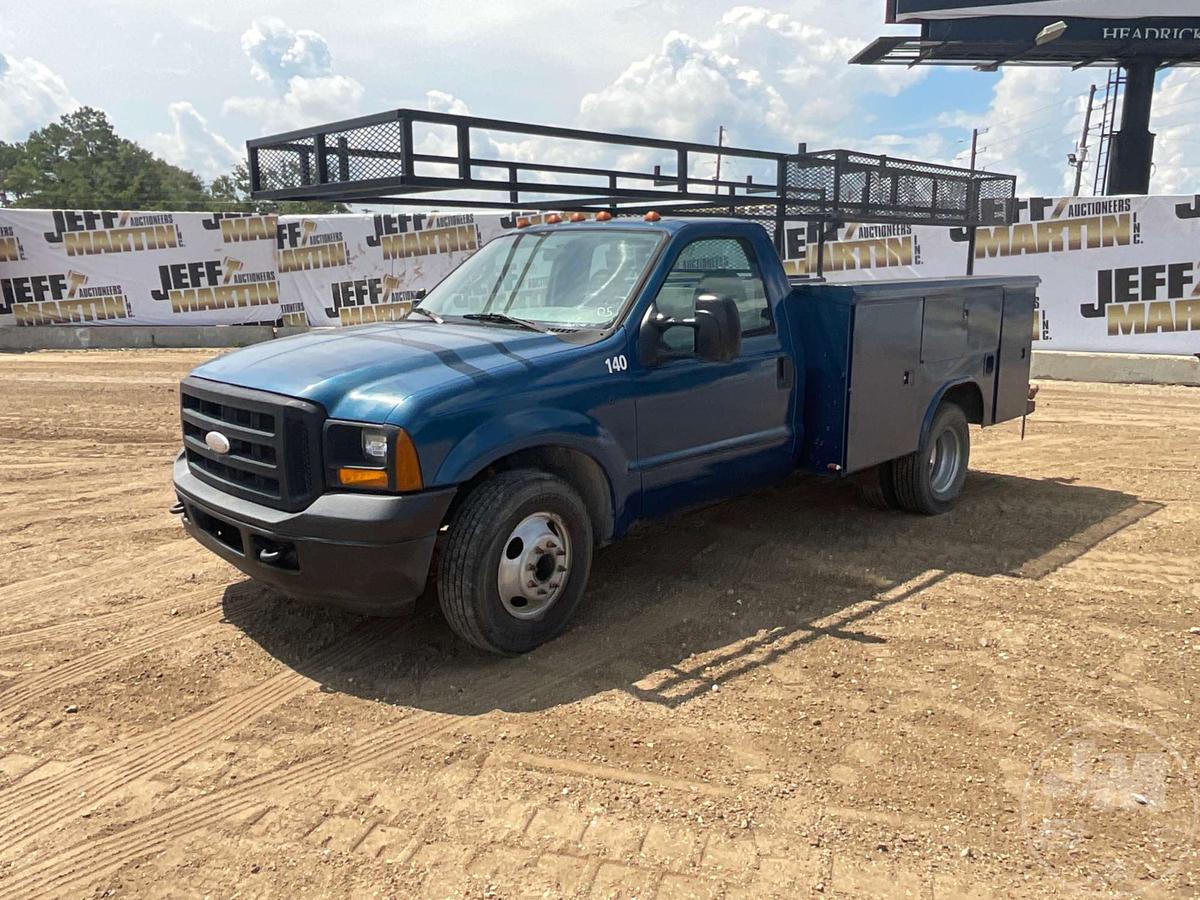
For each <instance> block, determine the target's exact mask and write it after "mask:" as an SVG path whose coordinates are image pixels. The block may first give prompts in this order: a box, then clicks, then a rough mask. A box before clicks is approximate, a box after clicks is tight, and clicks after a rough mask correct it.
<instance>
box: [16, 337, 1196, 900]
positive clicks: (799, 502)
mask: <svg viewBox="0 0 1200 900" xmlns="http://www.w3.org/2000/svg"><path fill="white" fill-rule="evenodd" d="M206 355H207V354H204V353H201V352H184V351H129V352H100V351H93V352H78V353H36V354H27V355H7V356H0V617H2V618H0V621H2V622H3V625H2V626H0V895H3V896H30V895H57V896H93V895H95V896H149V897H159V896H198V897H199V896H211V897H231V896H279V897H295V896H299V895H301V894H305V895H316V896H322V895H354V896H376V895H378V896H394V897H414V896H421V897H458V896H470V897H518V896H535V897H541V896H548V897H557V896H572V897H573V896H602V897H607V896H620V897H633V896H637V897H645V898H649V897H658V898H667V897H689V898H690V897H706V896H717V897H720V896H728V897H734V896H739V897H776V896H777V897H796V896H810V895H812V896H827V897H882V896H888V897H920V898H927V900H928V898H942V897H975V898H984V897H1009V896H1018V897H1026V896H1030V897H1033V896H1080V895H1085V894H1091V895H1100V896H1109V895H1111V896H1129V895H1131V894H1135V893H1141V894H1144V895H1146V896H1155V897H1160V896H1161V897H1195V896H1200V854H1198V853H1197V849H1196V848H1197V842H1196V832H1195V826H1196V818H1195V816H1196V812H1197V804H1198V803H1200V794H1198V793H1197V790H1198V788H1200V779H1198V778H1197V776H1196V769H1197V767H1198V765H1200V729H1197V726H1196V718H1195V706H1194V704H1195V703H1196V702H1198V701H1200V630H1198V629H1200V532H1198V526H1200V458H1198V455H1197V446H1198V439H1200V391H1197V390H1188V389H1185V388H1149V387H1114V386H1103V385H1082V384H1071V385H1066V384H1055V385H1045V386H1044V387H1043V390H1042V394H1041V397H1040V398H1039V399H1040V407H1041V408H1040V409H1039V411H1038V413H1037V415H1036V416H1035V417H1034V418H1033V419H1031V421H1030V425H1029V433H1028V438H1027V439H1026V440H1025V441H1024V442H1023V443H1022V442H1021V441H1020V439H1019V428H1018V426H1017V425H1015V424H1010V425H1006V426H1002V427H999V428H996V429H993V430H990V431H988V432H986V433H982V434H981V433H979V432H977V431H976V432H974V437H975V440H976V446H975V456H974V469H975V471H974V472H973V473H972V475H971V477H970V479H969V481H968V483H967V488H966V494H965V497H964V499H963V502H962V503H961V505H960V506H959V507H958V509H957V510H956V511H954V512H953V513H951V514H950V515H947V516H944V517H941V518H935V519H924V518H916V517H911V516H906V515H901V514H896V513H886V512H878V511H873V510H870V509H868V508H866V507H864V506H862V505H861V504H859V503H858V501H857V500H856V498H855V497H854V495H853V493H852V492H851V491H849V490H848V489H846V487H845V486H839V485H832V484H822V483H816V482H813V481H806V480H796V481H795V482H794V483H789V484H787V485H785V486H783V487H781V488H778V489H776V490H772V491H769V492H765V493H760V494H756V495H754V496H752V497H747V498H744V499H741V500H736V501H733V502H730V503H727V504H724V505H721V506H714V507H710V508H708V509H704V510H701V511H699V512H695V513H691V514H688V515H686V516H682V517H679V518H677V519H674V520H672V521H667V522H661V523H656V524H653V525H650V526H647V527H643V528H641V529H639V530H638V531H637V532H635V534H634V535H633V536H631V537H630V539H628V540H627V541H625V542H623V543H621V544H618V545H616V546H614V547H610V548H607V549H605V550H603V551H601V552H600V554H599V556H598V560H597V563H596V566H595V569H594V572H593V578H592V584H591V587H590V590H589V595H588V598H587V600H586V603H585V607H584V609H583V611H582V614H581V618H580V621H579V622H578V624H577V626H576V627H574V628H573V629H572V630H571V631H570V632H568V633H567V634H566V635H565V636H563V637H562V638H560V639H558V640H557V641H554V642H553V643H551V644H550V645H548V646H546V647H543V648H541V649H540V650H538V651H537V652H535V653H533V654H530V655H529V656H528V657H525V658H521V659H496V658H491V657H488V656H485V655H483V654H480V653H477V652H474V651H472V650H470V649H468V648H466V647H464V646H463V645H462V644H460V643H458V642H457V641H456V640H455V639H454V637H453V636H452V634H451V633H450V631H449V629H448V628H447V627H446V626H445V625H444V624H443V623H442V621H441V620H440V618H439V617H438V615H437V613H436V609H435V608H428V607H423V608H421V609H419V610H418V612H417V613H416V614H415V616H413V617H411V618H408V619H403V620H380V619H363V618H359V617H354V616H350V615H346V614H342V613H337V612H330V611H326V610H322V609H318V608H314V607H311V606H305V605H300V604H296V603H294V602H291V601H288V600H286V599H284V598H282V597H280V596H278V595H276V594H274V593H272V592H271V591H269V590H266V589H263V588H259V587H257V586H255V585H254V584H252V583H250V582H248V581H247V580H246V579H244V578H243V577H242V576H241V575H240V574H239V573H238V572H237V571H235V570H234V569H232V568H231V567H229V566H227V565H225V564H224V563H223V562H221V561H220V560H218V559H217V558H216V557H214V556H212V555H211V554H209V553H208V552H206V551H205V550H203V549H202V548H201V547H200V546H198V545H197V544H195V543H194V542H192V541H190V540H188V539H186V538H185V537H184V535H183V533H182V530H181V528H180V526H179V524H178V522H177V521H176V520H175V519H174V518H173V517H172V516H171V515H169V514H168V512H167V508H168V507H169V506H170V504H171V502H172V499H173V497H172V492H171V489H170V485H169V481H170V471H169V470H170V463H171V460H172V458H173V457H174V455H175V452H176V449H177V447H178V444H179V436H178V430H179V429H178V423H177V404H178V400H177V395H176V382H177V380H178V378H179V377H180V376H181V375H183V374H184V373H185V372H186V371H187V370H188V369H189V368H190V367H191V366H193V365H195V364H196V363H198V362H200V361H201V360H202V359H204V358H205V356H206Z"/></svg>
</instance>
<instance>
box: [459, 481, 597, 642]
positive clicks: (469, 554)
mask: <svg viewBox="0 0 1200 900" xmlns="http://www.w3.org/2000/svg"><path fill="white" fill-rule="evenodd" d="M591 564H592V522H591V517H590V516H589V515H588V512H587V508H586V507H585V506H584V503H583V501H582V500H581V499H580V497H579V495H578V494H577V493H576V492H575V490H574V489H573V488H571V486H570V485H568V484H567V483H566V482H565V481H563V480H562V479H560V478H556V477H555V476H553V475H548V474H546V473H544V472H539V471H536V470H533V469H515V470H512V471H508V472H501V473H500V474H498V475H496V476H494V477H492V478H490V479H489V480H487V481H485V482H483V483H482V484H481V485H479V486H478V487H477V488H475V490H474V491H472V492H471V493H470V494H469V495H468V496H467V498H466V499H465V500H464V501H463V503H462V505H461V506H460V507H459V509H458V512H457V513H456V515H455V516H454V519H453V521H452V522H451V523H450V528H449V530H448V532H447V535H446V543H445V546H444V548H443V550H442V553H441V557H440V559H439V563H438V603H439V605H440V606H441V608H442V613H443V615H444V616H445V617H446V621H447V622H448V623H449V624H450V627H451V628H453V629H454V631H455V632H456V633H457V634H458V635H459V637H461V638H462V639H463V640H465V641H467V642H468V643H470V644H472V645H474V646H476V647H478V648H479V649H480V650H486V651H488V652H489V653H498V654H503V655H515V654H518V653H526V652H528V651H529V650H532V649H533V648H534V647H537V646H538V645H539V644H543V643H545V642H546V641H548V640H550V639H551V638H553V637H555V636H556V635H558V634H559V633H561V632H562V631H563V630H564V629H565V628H566V626H567V623H568V622H569V621H570V619H571V616H572V614H573V613H574V612H575V609H576V608H577V607H578V606H579V603H580V601H581V600H582V599H583V592H584V589H585V588H586V586H587V580H588V575H589V573H590V571H591Z"/></svg>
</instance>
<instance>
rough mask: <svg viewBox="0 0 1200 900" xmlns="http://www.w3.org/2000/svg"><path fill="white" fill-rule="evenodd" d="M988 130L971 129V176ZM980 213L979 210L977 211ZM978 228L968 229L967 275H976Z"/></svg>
mask: <svg viewBox="0 0 1200 900" xmlns="http://www.w3.org/2000/svg"><path fill="white" fill-rule="evenodd" d="M986 132H987V129H986V128H985V129H983V131H982V132H981V131H980V130H979V129H978V128H972V129H971V174H972V175H974V174H975V163H976V161H977V160H978V159H979V135H980V134H985V133H986ZM975 212H978V209H976V210H975ZM976 230H977V229H976V228H975V226H974V225H972V226H971V227H970V228H968V229H967V274H968V275H974V274H975V235H976Z"/></svg>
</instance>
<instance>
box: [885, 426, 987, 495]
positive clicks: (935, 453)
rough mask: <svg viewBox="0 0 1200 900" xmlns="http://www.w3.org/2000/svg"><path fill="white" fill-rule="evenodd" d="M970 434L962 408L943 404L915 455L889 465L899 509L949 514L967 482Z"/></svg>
mask: <svg viewBox="0 0 1200 900" xmlns="http://www.w3.org/2000/svg"><path fill="white" fill-rule="evenodd" d="M970 462H971V432H970V430H969V429H968V427H967V416H966V413H964V412H963V410H962V407H960V406H958V405H957V404H954V403H944V404H943V405H942V406H940V407H939V408H938V411H937V412H936V413H935V414H934V416H933V422H932V423H931V424H930V426H929V432H928V433H927V434H926V435H925V439H924V440H923V441H922V442H921V446H920V448H919V449H918V450H917V451H916V452H915V453H910V454H909V455H908V456H903V457H901V458H900V459H897V460H894V461H893V462H892V484H893V487H894V490H895V492H896V499H897V501H899V503H900V506H901V507H902V508H903V509H906V510H908V511H909V512H915V513H920V514H922V515H926V516H935V515H939V514H941V513H944V512H946V511H948V510H949V509H950V508H951V507H952V506H954V502H955V501H956V500H957V499H958V495H959V494H960V493H962V488H963V483H964V482H965V481H966V480H967V468H968V467H969V465H970Z"/></svg>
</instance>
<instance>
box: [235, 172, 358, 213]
mask: <svg viewBox="0 0 1200 900" xmlns="http://www.w3.org/2000/svg"><path fill="white" fill-rule="evenodd" d="M211 191H212V198H213V200H215V201H217V202H218V203H220V204H221V205H222V207H228V208H233V209H240V210H244V211H246V212H255V213H259V214H260V215H261V214H265V213H284V214H291V215H320V214H328V213H345V212H350V207H348V206H347V205H346V204H344V203H330V202H328V201H326V200H288V201H284V202H278V201H272V200H252V199H251V198H250V171H249V170H248V169H247V168H246V164H245V163H238V165H237V168H235V169H234V170H233V171H232V172H230V173H229V174H228V175H222V176H220V177H219V178H217V179H216V180H215V181H213V183H212V188H211Z"/></svg>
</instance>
